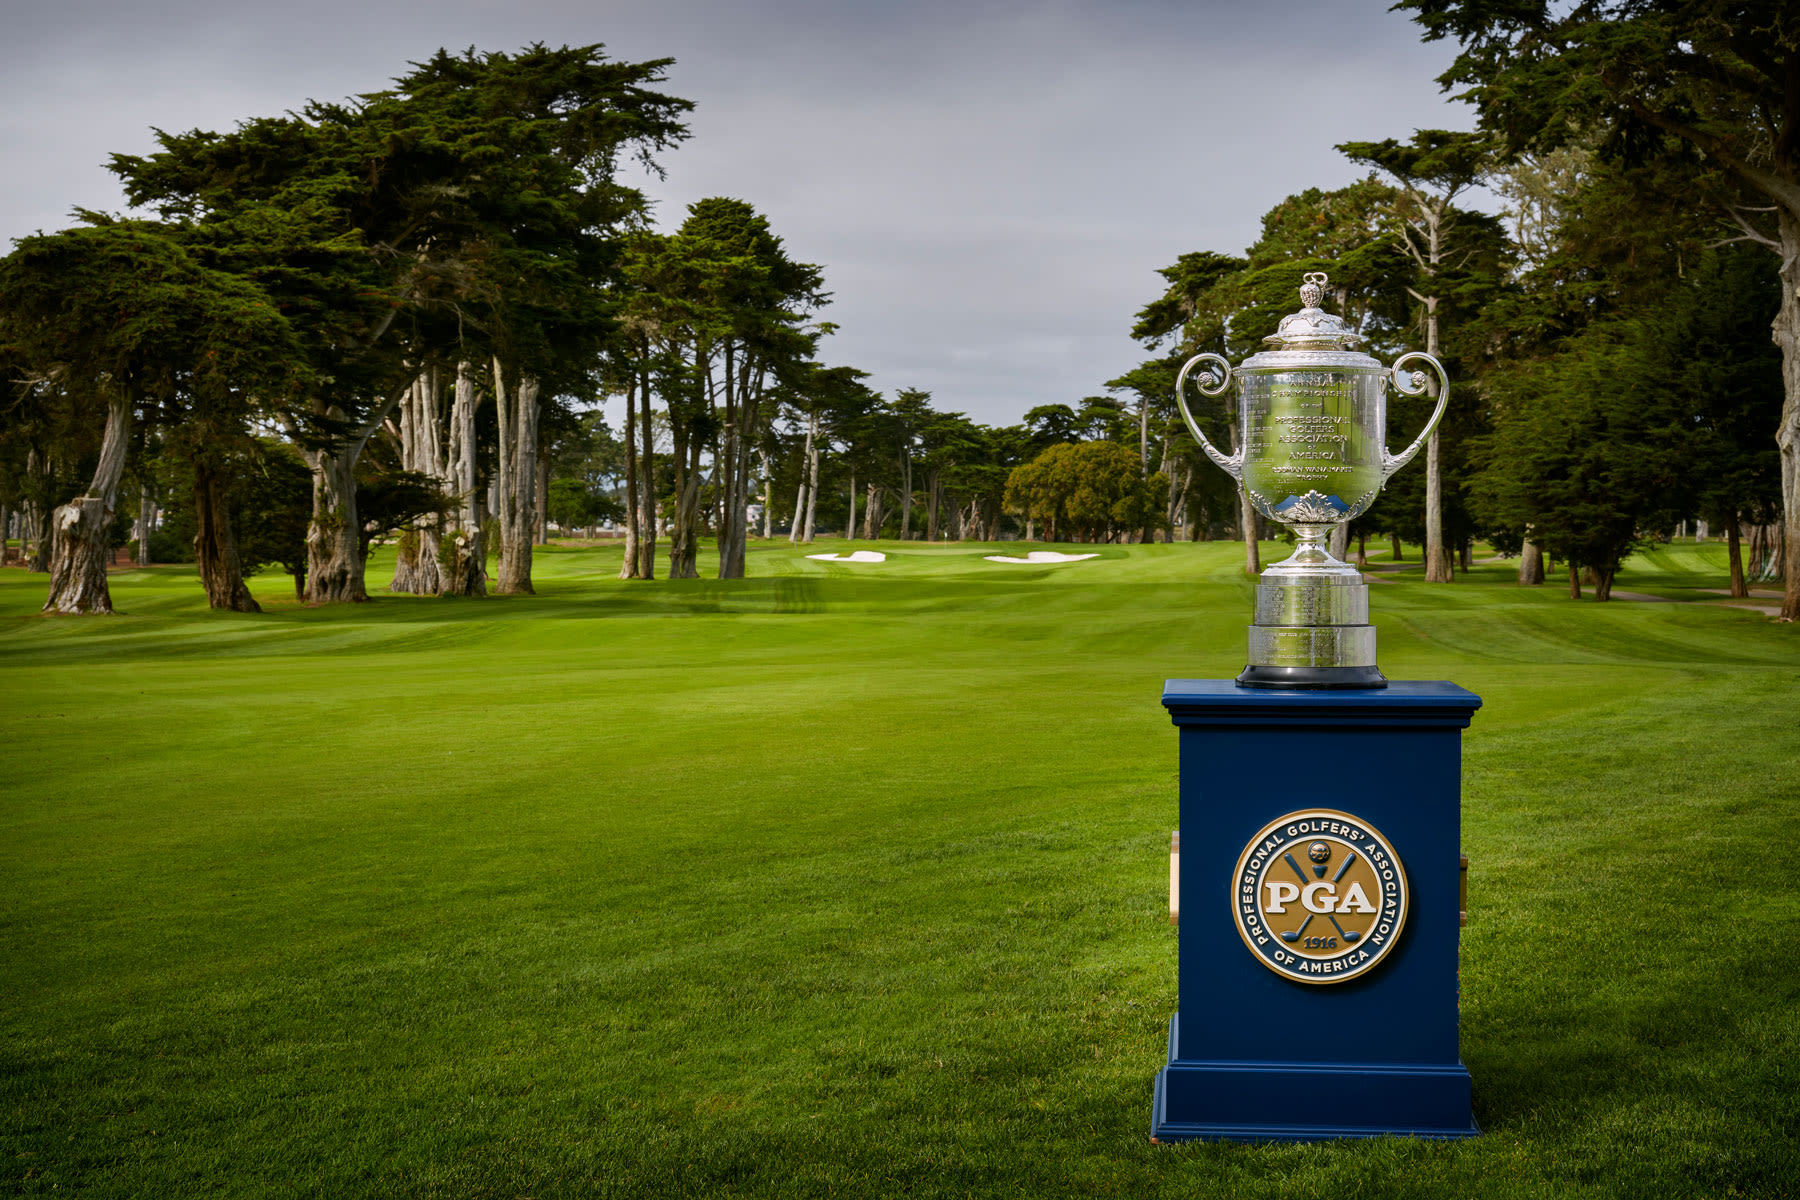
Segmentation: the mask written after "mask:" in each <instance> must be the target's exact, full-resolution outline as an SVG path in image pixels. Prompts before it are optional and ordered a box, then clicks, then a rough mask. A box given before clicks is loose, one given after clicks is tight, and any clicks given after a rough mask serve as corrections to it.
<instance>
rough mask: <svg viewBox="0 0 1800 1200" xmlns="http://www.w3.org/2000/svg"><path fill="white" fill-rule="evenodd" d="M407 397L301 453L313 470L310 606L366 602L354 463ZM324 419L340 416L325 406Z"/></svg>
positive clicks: (399, 396) (399, 394)
mask: <svg viewBox="0 0 1800 1200" xmlns="http://www.w3.org/2000/svg"><path fill="white" fill-rule="evenodd" d="M405 395H406V393H405V391H404V390H402V391H400V392H397V393H396V394H395V395H393V396H391V397H389V398H388V399H387V400H386V401H385V402H383V403H382V405H381V406H380V407H379V408H377V409H376V410H375V411H374V412H373V413H371V414H369V417H368V419H367V420H366V421H365V422H364V423H363V425H362V428H360V429H358V430H356V431H355V432H354V433H352V434H350V435H349V436H348V437H346V438H345V440H344V441H342V442H335V443H332V444H330V445H327V446H322V447H317V448H314V449H307V448H305V447H302V448H301V454H302V455H303V456H304V457H305V459H306V465H307V466H308V467H310V468H312V476H313V511H312V521H311V522H310V523H309V524H308V525H307V528H306V600H307V603H309V604H332V603H337V602H340V601H362V600H367V599H368V598H369V593H368V589H367V587H366V586H365V584H364V581H363V567H364V562H363V555H362V545H361V538H360V537H359V535H360V534H361V532H362V522H361V518H360V517H359V516H358V515H357V511H356V462H357V460H358V459H359V458H361V457H362V452H363V447H364V446H367V445H368V444H369V438H370V437H372V436H373V435H374V433H375V431H376V430H377V429H379V428H381V426H382V423H383V422H385V421H386V420H387V419H388V416H389V415H390V414H391V413H392V412H393V411H394V409H396V408H397V407H399V405H400V402H401V401H402V400H403V399H405ZM323 413H324V415H326V416H329V417H334V418H336V419H338V420H343V419H344V412H343V410H342V409H340V408H338V407H337V406H336V405H329V406H326V407H325V408H324V410H323Z"/></svg>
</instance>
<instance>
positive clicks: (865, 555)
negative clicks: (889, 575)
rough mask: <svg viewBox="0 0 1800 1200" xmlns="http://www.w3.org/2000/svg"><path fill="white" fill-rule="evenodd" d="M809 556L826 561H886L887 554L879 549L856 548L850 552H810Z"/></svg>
mask: <svg viewBox="0 0 1800 1200" xmlns="http://www.w3.org/2000/svg"><path fill="white" fill-rule="evenodd" d="M806 557H808V558H817V559H820V560H822V561H824V562H886V561H887V555H885V554H883V553H882V552H881V551H879V550H855V551H852V552H851V553H849V554H809V555H807V556H806Z"/></svg>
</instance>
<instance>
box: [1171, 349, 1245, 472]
mask: <svg viewBox="0 0 1800 1200" xmlns="http://www.w3.org/2000/svg"><path fill="white" fill-rule="evenodd" d="M1200 363H1206V364H1207V365H1208V366H1216V367H1217V368H1218V382H1217V383H1216V384H1214V385H1213V386H1211V387H1208V386H1207V381H1208V380H1209V379H1211V378H1213V376H1212V375H1210V374H1208V375H1202V376H1201V377H1200V378H1199V379H1197V380H1195V381H1194V386H1195V387H1196V388H1198V389H1199V391H1200V394H1201V395H1202V396H1223V395H1224V394H1225V393H1226V392H1227V391H1228V390H1230V388H1231V364H1230V363H1228V362H1226V361H1225V360H1224V359H1223V358H1221V357H1219V356H1218V355H1217V354H1196V355H1194V357H1192V358H1190V359H1188V360H1187V362H1186V363H1185V364H1184V365H1183V366H1182V368H1181V374H1180V375H1177V376H1176V377H1175V404H1176V405H1177V407H1179V408H1180V409H1181V419H1182V420H1184V421H1186V422H1187V427H1188V430H1189V431H1190V432H1191V433H1192V434H1193V435H1194V437H1195V438H1196V439H1197V440H1198V441H1199V443H1200V448H1201V449H1202V450H1204V451H1206V457H1208V458H1210V459H1212V460H1213V461H1214V462H1216V463H1218V464H1219V467H1220V468H1221V469H1222V470H1223V471H1224V472H1225V473H1226V474H1227V475H1229V476H1231V477H1232V478H1233V479H1236V480H1238V481H1240V482H1242V480H1243V478H1244V449H1243V447H1242V446H1240V447H1238V452H1237V453H1236V454H1221V453H1219V450H1218V447H1216V446H1214V445H1213V444H1212V442H1210V441H1209V440H1207V437H1206V435H1205V434H1204V433H1202V432H1200V424H1199V422H1197V421H1195V420H1194V414H1193V413H1191V412H1189V411H1188V406H1187V377H1188V372H1189V371H1192V370H1193V369H1194V367H1195V366H1196V365H1198V364H1200Z"/></svg>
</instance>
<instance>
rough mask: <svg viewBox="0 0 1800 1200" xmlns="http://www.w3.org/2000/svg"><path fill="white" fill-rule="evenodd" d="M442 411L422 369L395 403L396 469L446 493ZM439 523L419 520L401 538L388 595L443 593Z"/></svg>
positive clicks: (432, 374)
mask: <svg viewBox="0 0 1800 1200" xmlns="http://www.w3.org/2000/svg"><path fill="white" fill-rule="evenodd" d="M442 408H443V406H442V403H441V392H440V389H439V384H438V373H437V370H436V369H435V368H427V369H426V370H424V371H421V372H420V373H419V377H418V378H417V379H415V380H413V385H412V387H411V388H409V389H408V390H407V393H406V396H405V398H404V399H402V400H401V402H400V465H401V466H402V467H404V468H405V469H406V470H408V471H418V472H421V473H422V474H425V475H429V476H431V477H432V478H433V479H435V480H437V481H438V483H439V485H440V486H442V487H444V488H445V490H451V489H452V485H451V481H450V479H449V471H448V470H447V468H446V465H445V462H444V453H443V437H442V436H441V430H442V428H443V418H442ZM438 522H439V518H438V517H436V516H425V517H420V518H419V519H418V520H416V521H414V522H413V527H412V528H411V529H409V530H407V531H406V533H405V534H404V535H403V536H402V537H401V538H400V551H399V553H398V554H396V555H395V556H394V578H393V581H392V582H391V583H389V584H388V590H389V591H391V592H410V593H412V594H414V595H420V596H435V595H437V594H438V593H440V592H441V591H443V584H444V580H443V575H442V572H441V570H440V567H439V561H438V560H439V555H440V550H441V547H440V544H439V534H438Z"/></svg>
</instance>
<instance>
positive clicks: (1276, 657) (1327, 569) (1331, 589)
mask: <svg viewBox="0 0 1800 1200" xmlns="http://www.w3.org/2000/svg"><path fill="white" fill-rule="evenodd" d="M1325 282H1326V279H1325V276H1324V275H1322V274H1318V273H1316V272H1315V273H1313V274H1309V275H1307V276H1306V283H1305V286H1303V287H1302V288H1301V289H1300V299H1301V302H1302V303H1303V304H1304V305H1305V307H1304V308H1302V309H1301V310H1300V311H1299V312H1297V313H1293V314H1290V315H1289V316H1286V317H1283V318H1282V320H1281V327H1280V328H1279V329H1278V330H1277V331H1276V332H1275V333H1274V334H1272V335H1271V336H1269V337H1267V338H1265V339H1263V340H1264V341H1266V342H1268V343H1269V344H1270V345H1272V346H1273V347H1274V348H1273V349H1271V350H1265V351H1263V352H1262V353H1261V354H1256V355H1253V356H1251V357H1250V358H1248V359H1245V360H1244V362H1243V364H1242V365H1241V366H1239V367H1237V368H1235V369H1234V368H1233V367H1232V365H1231V364H1230V363H1228V362H1226V361H1225V359H1223V358H1221V357H1220V356H1219V355H1217V354H1200V355H1196V356H1195V357H1193V358H1191V359H1189V360H1188V362H1187V364H1186V365H1185V366H1183V367H1182V368H1181V375H1180V377H1179V378H1178V379H1177V380H1176V383H1175V399H1176V402H1177V403H1178V404H1179V405H1180V407H1181V415H1182V417H1183V419H1185V420H1186V421H1187V425H1188V428H1189V429H1191V430H1192V431H1193V433H1194V436H1195V437H1196V438H1198V439H1199V441H1200V447H1201V449H1203V450H1205V451H1206V454H1207V457H1208V458H1211V459H1212V460H1213V461H1214V462H1216V463H1218V464H1219V466H1221V467H1223V468H1224V469H1225V470H1226V471H1227V472H1229V473H1230V474H1231V477H1232V478H1233V479H1236V480H1237V481H1238V482H1239V483H1240V484H1242V485H1243V487H1244V490H1245V491H1246V492H1247V493H1249V496H1250V503H1251V504H1253V505H1255V507H1256V511H1257V512H1260V513H1261V514H1262V515H1263V516H1265V517H1268V518H1269V519H1270V520H1274V521H1280V522H1281V523H1282V524H1284V525H1289V526H1292V527H1293V530H1294V533H1295V535H1296V536H1297V537H1298V539H1299V544H1298V546H1297V547H1296V548H1295V550H1294V553H1293V554H1292V555H1290V556H1289V557H1288V558H1286V559H1284V560H1283V561H1281V562H1278V563H1276V564H1274V565H1273V566H1271V567H1269V568H1268V569H1267V570H1265V571H1264V572H1263V573H1262V578H1261V582H1260V583H1259V584H1258V585H1257V588H1256V624H1254V625H1252V626H1250V657H1249V665H1247V666H1246V667H1245V668H1244V671H1243V674H1241V675H1239V676H1238V679H1237V681H1238V683H1239V684H1240V685H1242V686H1245V687H1265V688H1370V687H1385V686H1387V679H1386V677H1385V676H1383V675H1382V673H1381V672H1380V671H1379V670H1378V669H1376V666H1375V627H1374V626H1373V625H1371V624H1369V586H1368V584H1367V583H1365V582H1364V581H1363V577H1362V574H1361V573H1360V572H1358V571H1357V570H1356V568H1355V567H1352V566H1350V565H1349V564H1348V563H1344V562H1340V561H1338V560H1337V559H1336V558H1335V557H1333V556H1332V553H1331V550H1330V547H1329V545H1328V539H1329V538H1330V536H1331V528H1332V526H1333V525H1335V524H1337V523H1338V522H1339V521H1348V520H1351V519H1352V518H1355V517H1358V516H1360V515H1362V513H1364V512H1365V511H1367V510H1368V507H1369V505H1371V504H1373V503H1374V502H1375V497H1376V496H1377V495H1379V494H1380V492H1381V488H1382V485H1383V484H1385V483H1386V482H1387V480H1388V477H1389V476H1391V475H1392V474H1393V473H1394V472H1395V471H1398V470H1399V469H1400V468H1401V467H1403V466H1405V465H1406V464H1407V463H1408V462H1410V461H1411V460H1412V457H1413V455H1415V454H1417V453H1418V452H1419V447H1420V446H1423V445H1424V444H1425V439H1426V438H1428V437H1430V436H1431V431H1432V430H1433V429H1435V428H1437V423H1438V421H1439V420H1440V419H1442V417H1443V415H1444V406H1445V404H1446V403H1448V402H1449V399H1450V381H1449V379H1448V377H1447V376H1445V374H1444V368H1443V365H1442V364H1440V363H1439V362H1438V360H1437V359H1435V358H1433V357H1431V356H1430V355H1429V354H1421V353H1418V352H1417V351H1414V352H1412V353H1408V354H1402V355H1401V356H1400V357H1399V358H1398V359H1396V360H1395V361H1394V365H1393V366H1392V367H1391V368H1390V367H1384V366H1382V365H1381V363H1380V362H1378V361H1376V360H1375V359H1374V358H1371V357H1370V356H1369V355H1367V354H1363V353H1361V352H1359V351H1356V350H1351V349H1349V346H1350V344H1351V343H1352V342H1357V341H1361V340H1362V339H1361V337H1360V336H1359V335H1358V334H1356V333H1355V332H1353V331H1352V330H1350V329H1348V328H1346V327H1345V325H1344V321H1343V318H1342V317H1336V316H1333V315H1332V314H1330V313H1327V312H1325V311H1323V310H1321V309H1320V308H1319V300H1320V298H1321V297H1322V296H1323V295H1324V286H1323V285H1324V284H1325ZM1414 360H1419V361H1420V362H1423V363H1426V364H1429V365H1430V367H1431V369H1432V370H1433V371H1435V372H1436V373H1437V383H1438V389H1437V409H1436V410H1435V411H1434V412H1433V413H1432V414H1431V420H1430V421H1428V422H1426V425H1425V429H1424V432H1422V433H1420V434H1419V436H1418V439H1417V440H1416V441H1414V442H1413V444H1412V445H1410V446H1408V447H1407V448H1406V449H1405V450H1404V451H1403V452H1401V453H1399V454H1389V453H1388V452H1387V388H1388V385H1389V384H1392V385H1393V387H1394V388H1395V390H1397V391H1399V392H1400V393H1402V394H1403V395H1407V396H1417V395H1420V394H1421V393H1423V392H1424V391H1425V390H1426V387H1427V382H1428V381H1427V377H1426V375H1425V373H1424V372H1423V371H1407V370H1405V369H1403V368H1405V366H1406V364H1408V363H1409V362H1412V361H1414ZM1195 367H1204V368H1205V371H1204V372H1203V373H1202V374H1201V375H1200V376H1198V377H1197V378H1196V380H1195V385H1196V386H1197V387H1198V388H1199V390H1200V392H1201V393H1202V394H1203V395H1207V396H1222V395H1224V394H1225V393H1226V392H1228V391H1229V390H1230V388H1231V385H1232V384H1233V383H1234V382H1235V383H1236V384H1237V391H1238V428H1239V430H1241V431H1242V432H1241V440H1240V442H1239V444H1238V451H1237V453H1236V454H1221V453H1220V452H1219V450H1218V449H1217V448H1216V447H1215V446H1214V445H1213V444H1212V443H1211V442H1210V441H1208V440H1207V437H1206V434H1205V433H1204V432H1202V431H1201V429H1200V426H1199V424H1198V423H1197V422H1195V420H1194V416H1193V414H1192V413H1190V412H1189V411H1188V406H1187V396H1186V388H1187V380H1188V374H1189V372H1191V371H1193V370H1194V368H1195Z"/></svg>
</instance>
